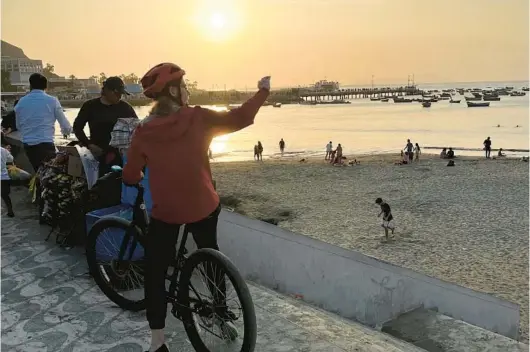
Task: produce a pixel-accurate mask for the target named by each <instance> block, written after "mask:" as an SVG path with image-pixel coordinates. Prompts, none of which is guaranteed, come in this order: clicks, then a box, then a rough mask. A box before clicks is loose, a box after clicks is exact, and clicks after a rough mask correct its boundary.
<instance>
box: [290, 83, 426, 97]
mask: <svg viewBox="0 0 530 352" xmlns="http://www.w3.org/2000/svg"><path fill="white" fill-rule="evenodd" d="M422 93H423V91H422V90H420V89H418V88H417V87H416V86H408V87H395V88H391V87H387V88H354V89H340V90H338V91H333V92H332V91H310V90H302V89H301V90H300V91H299V94H298V96H299V97H300V98H302V99H304V100H307V101H319V100H350V99H363V98H376V97H377V98H385V97H388V98H391V97H398V96H406V95H421V94H422Z"/></svg>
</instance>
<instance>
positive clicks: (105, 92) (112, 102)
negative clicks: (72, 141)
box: [73, 77, 138, 176]
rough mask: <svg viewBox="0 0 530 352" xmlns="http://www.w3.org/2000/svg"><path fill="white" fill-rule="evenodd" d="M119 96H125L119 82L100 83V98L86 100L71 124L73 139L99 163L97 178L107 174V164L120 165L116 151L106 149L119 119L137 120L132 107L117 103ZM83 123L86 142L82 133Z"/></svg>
mask: <svg viewBox="0 0 530 352" xmlns="http://www.w3.org/2000/svg"><path fill="white" fill-rule="evenodd" d="M123 94H126V95H129V93H128V92H127V91H126V90H125V84H124V83H123V81H122V80H121V79H120V78H119V77H109V78H107V80H106V81H105V82H103V88H102V89H101V97H99V98H95V99H91V100H87V101H86V102H85V103H84V104H83V106H81V110H79V114H78V115H77V117H76V119H75V121H74V126H73V129H74V133H75V135H76V137H77V139H78V140H79V142H80V143H81V145H83V146H86V147H87V148H88V149H90V151H91V152H92V154H93V155H94V157H95V158H96V159H98V160H99V174H100V176H101V175H104V174H105V173H106V172H107V171H108V168H109V167H110V166H112V165H111V164H116V163H121V161H120V158H119V154H118V153H117V151H116V150H114V148H111V147H110V146H109V143H110V138H111V135H110V133H111V132H112V129H113V128H114V125H115V124H116V122H117V121H118V119H119V118H138V116H137V115H136V112H135V111H134V109H133V107H132V106H131V105H129V103H127V102H125V101H123V100H121V97H122V95H123ZM87 123H88V128H89V129H90V138H88V137H87V136H86V134H85V132H84V131H83V129H84V128H85V126H86V124H87Z"/></svg>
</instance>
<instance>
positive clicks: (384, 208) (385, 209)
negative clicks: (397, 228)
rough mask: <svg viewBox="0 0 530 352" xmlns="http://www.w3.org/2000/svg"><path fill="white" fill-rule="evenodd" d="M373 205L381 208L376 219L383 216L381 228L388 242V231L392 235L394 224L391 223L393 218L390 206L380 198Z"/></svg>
mask: <svg viewBox="0 0 530 352" xmlns="http://www.w3.org/2000/svg"><path fill="white" fill-rule="evenodd" d="M375 204H378V205H379V206H380V207H381V212H380V213H379V215H377V217H381V215H383V223H382V224H381V226H382V227H383V228H384V229H385V238H386V239H387V240H388V230H391V231H392V234H394V222H393V221H392V220H393V219H394V217H393V216H392V211H391V210H390V205H388V203H387V202H385V201H384V200H383V199H381V198H377V199H376V200H375Z"/></svg>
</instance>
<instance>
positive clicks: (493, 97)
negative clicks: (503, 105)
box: [482, 95, 501, 101]
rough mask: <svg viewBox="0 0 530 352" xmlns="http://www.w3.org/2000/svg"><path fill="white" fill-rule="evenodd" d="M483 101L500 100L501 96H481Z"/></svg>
mask: <svg viewBox="0 0 530 352" xmlns="http://www.w3.org/2000/svg"><path fill="white" fill-rule="evenodd" d="M482 100H484V101H501V97H495V96H492V95H485V96H484V98H482Z"/></svg>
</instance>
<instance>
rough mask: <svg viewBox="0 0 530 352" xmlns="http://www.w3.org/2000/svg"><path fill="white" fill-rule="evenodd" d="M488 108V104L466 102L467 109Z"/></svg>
mask: <svg viewBox="0 0 530 352" xmlns="http://www.w3.org/2000/svg"><path fill="white" fill-rule="evenodd" d="M488 106H490V102H489V101H488V102H481V103H475V102H472V101H468V102H467V107H468V108H485V107H488Z"/></svg>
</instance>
